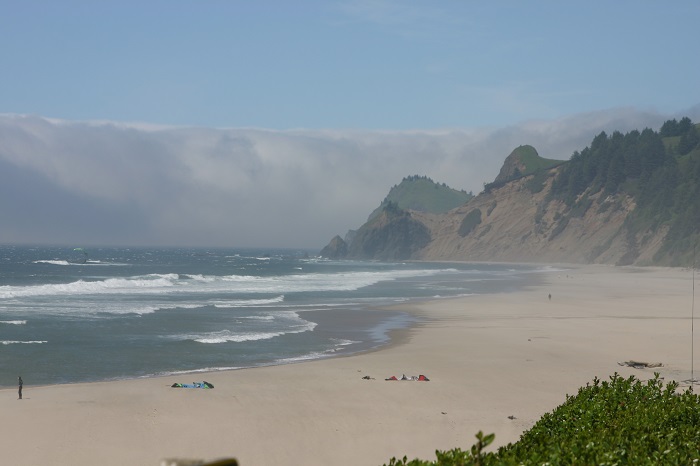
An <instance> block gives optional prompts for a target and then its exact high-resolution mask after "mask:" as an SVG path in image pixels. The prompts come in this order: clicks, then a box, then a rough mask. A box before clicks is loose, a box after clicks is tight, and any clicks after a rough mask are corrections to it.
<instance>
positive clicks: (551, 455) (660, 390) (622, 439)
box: [385, 374, 700, 466]
mask: <svg viewBox="0 0 700 466" xmlns="http://www.w3.org/2000/svg"><path fill="white" fill-rule="evenodd" d="M677 389H678V384H677V383H676V382H671V383H669V384H667V385H666V386H665V387H664V384H663V382H662V381H661V380H660V379H659V376H658V374H656V376H655V377H654V378H653V379H651V380H649V381H647V382H646V383H645V382H641V381H640V380H638V379H635V378H634V377H630V378H628V379H624V378H622V377H620V376H619V375H618V374H615V375H614V376H612V377H610V381H609V382H607V381H606V382H601V381H600V380H598V379H597V378H596V379H595V380H594V381H593V383H592V384H588V385H586V386H585V387H582V388H581V389H579V392H578V394H577V395H576V396H567V399H566V402H564V404H562V405H561V406H559V407H557V408H556V409H555V410H554V411H552V412H551V413H547V414H545V415H544V416H543V417H542V418H541V419H540V420H539V421H538V422H537V423H536V424H535V425H534V426H533V427H532V428H531V429H530V430H528V431H526V432H525V433H523V435H522V436H521V438H520V440H519V441H518V442H516V443H514V444H508V445H507V446H504V447H501V448H499V449H498V451H496V452H488V453H485V452H484V451H483V450H484V448H485V447H486V446H488V445H489V444H490V443H491V442H492V441H493V440H494V435H493V434H490V435H483V434H482V433H481V432H479V433H478V434H477V436H476V437H477V443H476V444H475V445H474V446H472V447H471V449H470V450H469V451H463V450H461V449H459V448H456V449H454V450H450V451H445V452H441V451H437V452H436V456H437V460H436V461H423V460H419V459H414V460H410V461H409V460H408V459H407V458H406V457H404V458H402V459H396V458H392V459H391V461H390V462H389V466H408V465H410V466H428V465H441V466H467V465H483V466H488V465H521V464H522V465H543V464H549V465H558V464H586V465H593V464H596V465H624V464H630V465H632V464H634V465H657V464H670V465H692V464H700V397H698V395H695V394H693V393H692V391H691V390H690V389H688V390H686V391H685V392H683V393H680V394H679V393H677ZM385 466H386V465H385Z"/></svg>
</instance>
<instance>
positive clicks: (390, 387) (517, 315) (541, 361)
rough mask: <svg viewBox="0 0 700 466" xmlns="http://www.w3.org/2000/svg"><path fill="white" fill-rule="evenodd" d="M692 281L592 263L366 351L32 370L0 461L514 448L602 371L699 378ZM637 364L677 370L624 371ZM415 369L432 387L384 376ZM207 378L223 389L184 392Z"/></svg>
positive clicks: (111, 461) (446, 303)
mask: <svg viewBox="0 0 700 466" xmlns="http://www.w3.org/2000/svg"><path fill="white" fill-rule="evenodd" d="M691 278H692V272H691V271H689V270H682V269H659V268H649V269H646V268H645V269H639V268H615V267H606V266H586V267H580V268H572V269H570V270H567V271H566V272H552V273H548V274H547V276H546V277H545V283H544V284H543V285H538V286H533V287H530V288H529V289H527V290H524V291H520V292H517V293H511V294H497V295H483V296H472V297H465V298H460V299H450V300H435V301H431V302H426V303H420V304H410V305H409V306H408V310H409V311H410V312H412V313H415V314H416V315H419V316H421V317H423V318H425V320H426V321H425V323H423V324H421V325H419V326H417V327H416V328H413V329H411V330H407V331H404V332H403V333H402V334H399V335H395V336H394V337H395V338H394V342H393V343H392V344H391V345H389V346H388V347H386V348H384V349H381V350H379V351H374V352H370V353H366V354H362V355H356V356H351V357H342V358H335V359H327V360H320V361H313V362H305V363H300V364H292V365H286V366H277V367H264V368H256V369H245V370H237V371H230V372H218V373H212V374H205V375H201V374H198V375H187V376H179V377H167V378H151V379H140V380H128V381H119V382H107V383H91V384H74V385H60V386H49V387H32V386H31V374H25V384H26V385H25V387H24V399H23V400H21V401H19V400H17V399H16V398H17V392H16V390H15V389H12V390H10V389H6V390H2V391H0V403H1V405H2V407H1V408H0V409H1V410H2V423H1V424H0V442H2V449H1V450H0V463H2V464H13V465H15V466H23V465H32V466H34V465H44V464H52V465H71V466H82V465H86V466H87V465H90V466H92V465H104V466H111V465H114V466H116V465H119V466H124V465H138V466H158V465H160V462H161V460H162V459H164V458H169V457H183V458H202V459H206V460H213V459H217V458H221V457H237V458H238V460H239V461H240V463H241V464H242V466H260V465H277V464H289V465H305V466H312V465H381V464H383V463H386V462H388V461H389V459H390V458H391V457H392V456H397V457H402V456H403V455H407V456H408V457H409V458H415V457H419V458H422V459H434V458H435V456H434V452H435V449H451V448H454V447H462V448H468V447H469V446H470V445H472V443H473V441H474V434H475V433H476V432H478V431H479V430H483V431H484V432H485V433H490V432H495V434H496V442H495V443H496V444H497V445H503V444H506V443H508V442H514V441H517V440H518V438H519V436H520V434H521V433H522V432H523V431H524V430H526V429H528V428H529V427H531V426H532V425H533V423H534V422H536V421H537V419H539V417H540V416H541V415H542V414H544V413H545V412H548V411H551V410H552V409H554V408H555V407H556V406H558V405H559V404H561V403H562V402H563V401H564V400H565V397H566V395H567V394H570V395H573V394H575V393H576V392H577V390H578V388H579V387H580V386H583V385H585V384H586V383H587V382H590V381H591V380H593V378H594V377H596V376H597V377H599V378H604V379H605V378H607V377H609V376H610V375H612V374H613V373H615V372H618V373H620V374H622V375H625V376H627V375H632V374H633V375H635V376H637V377H639V378H641V379H643V380H646V379H648V378H650V377H652V376H653V373H654V372H655V371H656V372H659V373H661V375H662V376H663V377H665V379H666V380H667V381H668V380H672V379H673V380H677V381H683V380H687V379H689V378H690V370H691V319H690V317H691V314H692V313H693V306H694V305H693V302H692V297H693V296H692V279H691ZM550 293H551V295H552V298H551V300H549V299H548V294H550ZM699 330H700V329H699ZM695 346H696V348H695V350H696V352H695V358H694V359H695V360H696V361H698V363H699V364H698V366H700V344H699V345H695ZM628 360H637V361H644V362H650V363H656V362H660V363H662V364H663V366H662V367H659V368H654V369H641V370H640V369H633V368H630V367H623V366H620V365H618V363H619V362H623V361H628ZM402 374H406V375H409V376H411V375H419V374H425V375H427V376H428V377H429V378H430V381H429V382H405V381H403V382H402V381H399V382H387V381H385V380H384V378H385V377H388V376H391V375H396V376H397V377H400V376H401V375H402ZM367 375H368V376H370V377H372V378H373V379H371V380H365V379H363V378H362V377H364V376H367ZM193 380H207V381H209V382H211V383H213V384H214V385H215V389H213V390H187V389H174V388H170V385H171V384H172V383H173V382H176V381H178V382H191V381H193ZM511 417H514V419H511Z"/></svg>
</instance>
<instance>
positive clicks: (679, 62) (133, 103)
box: [0, 0, 700, 130]
mask: <svg viewBox="0 0 700 466" xmlns="http://www.w3.org/2000/svg"><path fill="white" fill-rule="evenodd" d="M0 6H1V7H2V11H3V14H2V15H0V31H1V32H0V38H1V39H0V62H1V63H2V64H3V65H2V68H3V72H2V73H0V113H20V114H35V115H42V116H46V117H53V118H62V119H69V120H95V119H99V120H116V121H141V122H150V123H159V124H168V125H187V126H191V125H193V126H204V127H258V128H270V129H289V128H357V129H391V130H406V129H431V128H461V127H475V126H507V125H511V124H515V123H518V122H521V121H526V120H532V119H553V118H560V117H564V116H567V115H572V114H576V113H581V112H591V111H597V110H602V109H608V108H617V107H635V108H638V109H642V110H652V111H658V112H666V113H672V112H679V111H682V110H684V109H686V108H690V107H691V106H693V105H696V104H698V103H700V86H699V85H698V83H699V82H700V61H698V60H697V56H696V55H697V50H696V49H697V44H698V39H700V32H698V21H699V20H700V3H699V2H697V1H673V2H658V1H615V2H609V1H589V2H562V1H533V2H523V1H500V2H476V1H440V2H430V1H391V0H387V1H362V0H356V1H267V2H266V1H246V0H227V1H226V0H220V1H206V0H204V1H158V0H157V1H147V2H134V1H119V2H115V1H99V2H92V1H60V2H56V1H34V0H28V1H22V2H16V1H11V2H10V1H0Z"/></svg>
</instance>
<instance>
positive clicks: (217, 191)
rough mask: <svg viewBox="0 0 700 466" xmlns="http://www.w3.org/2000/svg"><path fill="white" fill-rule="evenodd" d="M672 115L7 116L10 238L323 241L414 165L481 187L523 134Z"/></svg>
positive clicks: (3, 158) (532, 136) (587, 132)
mask: <svg viewBox="0 0 700 466" xmlns="http://www.w3.org/2000/svg"><path fill="white" fill-rule="evenodd" d="M696 108H697V107H696ZM667 117H668V116H664V115H660V114H658V113H655V112H651V111H639V110H636V109H633V108H622V109H610V110H605V111H600V112H594V113H586V114H578V115H573V116H569V117H566V118H561V119H556V120H541V121H525V122H523V123H521V124H518V125H514V126H510V127H505V128H464V129H445V130H424V131H418V130H416V131H361V130H294V131H273V130H265V129H241V128H232V129H211V128H182V127H162V126H156V125H144V124H129V123H111V122H70V121H59V120H49V119H45V118H41V117H34V116H16V115H4V116H0V141H2V142H1V143H0V196H1V198H2V200H1V201H0V215H1V216H2V218H3V229H2V232H0V243H4V244H7V243H20V242H23V243H27V242H30V243H40V244H68V245H71V244H80V245H100V244H102V245H164V246H165V245H191V246H232V247H246V246H263V247H305V248H312V249H316V248H317V249H320V248H321V247H323V246H324V245H325V244H326V243H327V241H328V240H329V239H330V238H331V237H332V236H333V235H335V234H341V235H342V234H344V233H345V232H346V231H347V230H348V229H351V228H357V227H359V226H360V225H361V224H362V223H363V222H364V221H365V220H366V218H367V215H368V214H369V213H370V212H371V211H372V210H373V209H374V208H375V207H377V205H379V203H380V202H381V200H382V199H383V198H384V196H386V194H387V193H388V191H389V189H390V188H391V186H393V185H395V184H397V183H399V182H400V181H401V180H402V179H403V177H405V176H409V175H427V176H429V177H431V178H432V179H433V180H435V181H437V182H440V183H443V182H444V183H447V184H448V185H449V186H451V187H453V188H456V189H464V190H466V191H473V192H474V193H478V192H479V191H481V189H482V187H483V184H484V183H486V182H490V181H493V179H494V178H495V176H496V175H497V173H498V171H499V169H500V167H501V165H502V163H503V160H504V159H505V157H506V156H507V155H508V154H509V153H510V152H511V151H512V150H513V149H514V148H515V147H517V146H519V145H522V144H531V145H533V146H534V147H535V148H537V150H538V151H539V153H540V155H542V156H543V157H547V158H554V159H568V158H569V157H570V156H571V154H572V153H573V151H574V150H580V149H582V148H583V147H585V146H586V145H588V144H589V143H590V141H591V140H592V138H593V136H595V135H596V134H598V133H599V132H600V131H602V130H605V131H608V132H611V131H613V130H621V131H628V130H631V129H635V128H639V129H643V128H644V127H647V126H648V127H652V128H658V127H659V126H660V125H661V123H662V122H663V121H664V120H665V119H666V118H667Z"/></svg>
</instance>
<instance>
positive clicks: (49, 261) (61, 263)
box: [33, 259, 74, 265]
mask: <svg viewBox="0 0 700 466" xmlns="http://www.w3.org/2000/svg"><path fill="white" fill-rule="evenodd" d="M33 263H34V264H51V265H74V264H72V263H70V262H68V261H64V260H55V259H54V260H50V259H46V260H36V261H34V262H33Z"/></svg>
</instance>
